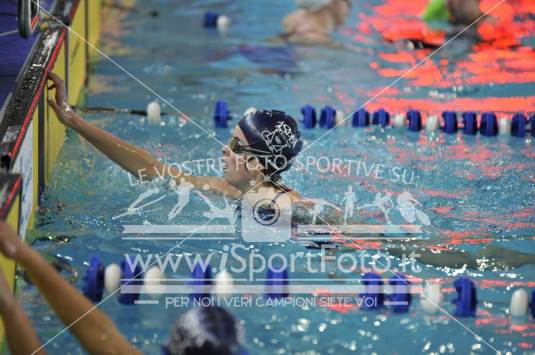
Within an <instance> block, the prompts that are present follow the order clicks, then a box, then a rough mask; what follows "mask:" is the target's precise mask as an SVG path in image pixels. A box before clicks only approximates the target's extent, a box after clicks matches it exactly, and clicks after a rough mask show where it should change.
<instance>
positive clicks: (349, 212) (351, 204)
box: [341, 186, 357, 224]
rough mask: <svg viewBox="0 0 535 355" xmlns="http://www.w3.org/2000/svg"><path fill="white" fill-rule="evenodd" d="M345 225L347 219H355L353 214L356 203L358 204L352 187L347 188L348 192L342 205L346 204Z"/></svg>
mask: <svg viewBox="0 0 535 355" xmlns="http://www.w3.org/2000/svg"><path fill="white" fill-rule="evenodd" d="M344 201H345V203H346V204H345V206H344V224H347V219H348V218H351V217H353V212H354V210H355V203H356V202H357V196H356V195H355V193H354V192H353V188H352V187H351V186H348V187H347V191H346V192H345V194H344V198H343V199H342V202H341V203H344Z"/></svg>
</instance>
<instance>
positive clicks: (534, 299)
mask: <svg viewBox="0 0 535 355" xmlns="http://www.w3.org/2000/svg"><path fill="white" fill-rule="evenodd" d="M529 308H530V311H531V316H532V317H533V318H535V290H533V291H531V303H530V304H529Z"/></svg>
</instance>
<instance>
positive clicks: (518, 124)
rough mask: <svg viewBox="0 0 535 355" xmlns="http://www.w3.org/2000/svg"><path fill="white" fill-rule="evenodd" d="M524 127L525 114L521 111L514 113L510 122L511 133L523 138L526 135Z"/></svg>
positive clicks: (525, 121)
mask: <svg viewBox="0 0 535 355" xmlns="http://www.w3.org/2000/svg"><path fill="white" fill-rule="evenodd" d="M526 129H527V119H526V116H524V115H523V114H521V113H517V114H516V115H514V116H513V119H512V122H511V135H512V136H515V137H517V138H524V137H525V136H526ZM532 133H533V132H532Z"/></svg>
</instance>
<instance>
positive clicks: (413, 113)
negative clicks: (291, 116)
mask: <svg viewBox="0 0 535 355" xmlns="http://www.w3.org/2000/svg"><path fill="white" fill-rule="evenodd" d="M301 114H302V119H301V123H302V124H303V126H304V128H307V129H312V128H314V127H316V125H318V126H319V127H320V128H325V129H332V128H334V127H336V126H337V124H341V123H342V119H343V113H342V112H341V111H337V110H336V109H334V108H333V107H332V106H329V105H327V106H325V107H323V108H322V109H321V111H320V114H319V116H318V114H317V113H316V109H315V108H314V107H313V106H311V105H305V106H303V107H302V108H301ZM441 117H442V125H440V124H439V122H438V118H437V117H436V116H429V117H428V118H427V122H426V124H425V129H426V130H428V131H435V130H436V129H438V128H440V129H441V130H442V131H443V132H444V133H446V134H455V133H457V132H458V131H459V130H462V132H463V133H464V134H465V135H476V134H477V133H478V132H479V133H480V134H481V135H483V136H487V137H493V136H497V135H498V134H510V135H512V136H514V137H518V138H524V137H526V136H527V135H528V132H531V135H532V136H534V137H535V114H534V115H533V116H531V118H529V119H528V118H527V117H526V115H524V114H522V113H517V114H515V115H514V116H513V117H512V119H511V120H509V119H506V118H502V119H500V120H498V118H497V117H496V114H494V113H492V112H485V113H483V114H482V115H481V119H480V122H479V125H478V116H477V114H476V113H475V112H471V111H468V112H463V113H462V114H461V117H460V120H459V117H458V115H457V113H456V112H453V111H444V112H442V115H441ZM213 119H214V124H215V127H216V128H228V121H229V120H231V119H232V115H231V113H230V111H229V109H228V104H227V102H226V101H224V100H220V101H217V102H216V104H215V109H214V116H213ZM370 124H372V125H377V126H381V127H387V126H389V125H393V126H396V127H402V126H405V125H406V126H407V129H408V130H409V131H411V132H419V131H421V130H422V129H423V128H424V125H423V123H422V114H421V112H420V111H417V110H410V111H408V112H407V113H406V114H405V115H401V114H399V115H395V116H394V117H391V115H390V113H389V112H388V111H386V110H384V109H382V108H381V109H379V110H377V111H375V112H373V113H372V114H370V112H368V111H366V110H365V109H363V108H361V109H359V110H358V111H356V112H354V113H353V115H352V118H351V126H353V127H356V128H359V127H367V126H369V125H370Z"/></svg>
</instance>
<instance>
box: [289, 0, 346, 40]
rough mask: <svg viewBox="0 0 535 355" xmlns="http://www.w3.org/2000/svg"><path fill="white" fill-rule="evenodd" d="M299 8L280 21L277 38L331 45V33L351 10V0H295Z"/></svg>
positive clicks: (342, 22) (341, 23)
mask: <svg viewBox="0 0 535 355" xmlns="http://www.w3.org/2000/svg"><path fill="white" fill-rule="evenodd" d="M296 3H297V6H299V9H298V10H296V11H294V12H292V13H290V14H289V15H288V16H286V17H285V18H284V20H283V21H282V25H283V27H284V32H283V33H282V34H280V35H279V38H281V39H283V40H284V41H287V42H291V43H299V44H309V45H313V44H324V45H332V44H333V42H332V38H331V35H332V33H333V32H334V31H335V30H336V29H337V28H338V27H340V26H341V25H343V24H344V23H345V21H346V19H347V16H348V15H349V12H350V10H351V0H296Z"/></svg>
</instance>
